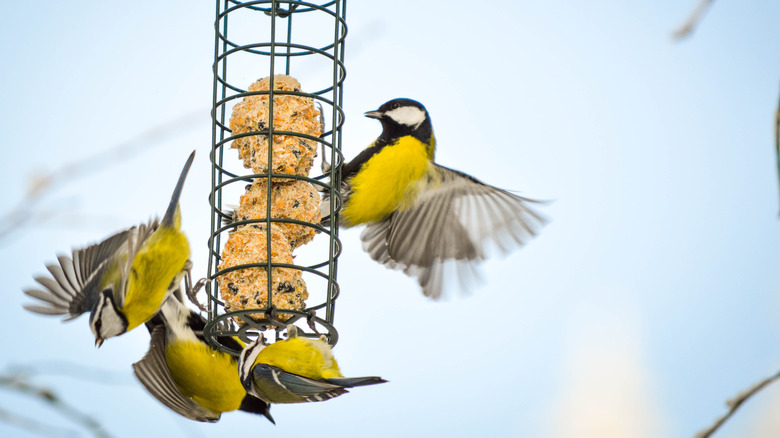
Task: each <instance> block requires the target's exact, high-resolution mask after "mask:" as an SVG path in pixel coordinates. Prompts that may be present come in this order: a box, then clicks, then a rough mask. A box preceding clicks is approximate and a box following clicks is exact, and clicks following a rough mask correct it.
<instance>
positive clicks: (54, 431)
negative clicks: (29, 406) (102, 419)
mask: <svg viewBox="0 0 780 438" xmlns="http://www.w3.org/2000/svg"><path fill="white" fill-rule="evenodd" d="M0 422H3V423H8V424H10V425H12V426H16V427H18V428H20V429H24V430H26V431H28V432H32V433H34V434H38V435H43V436H53V437H63V436H78V432H76V431H75V430H70V429H62V428H59V427H54V426H49V425H46V424H42V423H40V422H39V421H38V420H34V419H32V418H28V417H23V416H21V415H17V414H14V413H13V412H9V411H6V410H5V409H3V408H0Z"/></svg>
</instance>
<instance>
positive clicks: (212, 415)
mask: <svg viewBox="0 0 780 438" xmlns="http://www.w3.org/2000/svg"><path fill="white" fill-rule="evenodd" d="M133 373H134V374H135V376H136V377H137V378H138V380H139V381H140V382H141V384H142V385H143V386H144V388H146V390H147V391H149V394H151V395H152V396H153V397H154V398H156V399H157V400H158V401H160V403H162V404H164V405H165V406H167V407H168V408H170V409H171V410H173V411H174V412H176V413H177V414H179V415H182V416H184V417H187V418H189V419H191V420H195V421H202V422H208V423H213V422H215V421H218V420H219V417H220V416H221V414H220V413H219V412H214V411H212V410H211V409H207V408H204V407H203V406H200V405H198V404H197V403H195V402H194V401H192V400H191V399H189V398H187V397H185V396H184V395H183V394H182V393H181V392H180V391H179V389H178V388H177V386H176V382H174V380H173V376H171V371H170V369H169V368H168V364H167V362H166V361H165V326H163V325H159V326H156V327H155V328H154V330H152V340H151V342H150V343H149V351H148V352H147V353H146V355H145V356H144V357H143V359H141V360H140V361H138V362H136V363H134V364H133Z"/></svg>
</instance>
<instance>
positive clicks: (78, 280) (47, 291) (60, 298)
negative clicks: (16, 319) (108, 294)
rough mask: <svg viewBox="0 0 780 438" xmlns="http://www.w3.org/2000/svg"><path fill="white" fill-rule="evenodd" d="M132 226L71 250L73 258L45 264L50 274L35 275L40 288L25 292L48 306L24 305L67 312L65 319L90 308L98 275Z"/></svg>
mask: <svg viewBox="0 0 780 438" xmlns="http://www.w3.org/2000/svg"><path fill="white" fill-rule="evenodd" d="M131 230H132V229H131ZM131 230H125V231H121V232H119V233H117V234H114V235H112V236H110V237H108V238H107V239H105V240H103V241H102V242H100V243H97V244H94V245H90V246H88V247H86V248H83V249H77V250H74V251H73V253H72V258H71V257H68V256H65V255H60V256H58V257H57V261H58V262H59V263H58V264H48V265H46V269H47V270H48V271H49V274H50V275H51V278H50V277H44V276H38V277H35V281H36V282H37V283H38V284H39V285H40V286H42V287H43V289H27V290H25V291H24V293H25V294H27V295H28V296H30V297H33V298H36V299H38V300H40V301H42V302H43V303H46V304H48V307H47V306H39V305H27V306H25V308H26V309H28V310H30V311H32V312H35V313H40V314H44V315H70V317H69V318H68V319H73V318H75V317H77V316H79V315H81V314H82V313H84V312H88V311H90V310H91V309H92V306H93V305H94V303H95V300H96V298H97V294H98V293H99V292H100V287H101V284H100V282H99V280H100V278H99V277H100V276H101V274H102V273H103V272H104V269H106V266H107V264H109V263H110V262H111V261H112V260H113V259H114V257H115V256H116V254H117V253H119V252H120V251H121V250H122V246H123V245H125V244H126V241H127V238H128V235H129V233H130V231H131Z"/></svg>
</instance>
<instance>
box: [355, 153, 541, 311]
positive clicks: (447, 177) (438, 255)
mask: <svg viewBox="0 0 780 438" xmlns="http://www.w3.org/2000/svg"><path fill="white" fill-rule="evenodd" d="M535 202H538V201H534V200H532V199H528V198H524V197H522V196H517V195H514V194H512V193H509V192H507V191H505V190H501V189H499V188H496V187H493V186H490V185H487V184H484V183H482V182H480V181H478V180H476V179H474V178H472V177H470V176H469V175H466V174H464V173H460V172H457V171H455V170H452V169H448V168H446V167H443V166H439V165H434V172H433V173H432V175H431V176H430V177H429V179H428V181H427V185H426V186H425V188H424V189H423V190H421V192H420V194H419V196H418V197H417V199H416V200H415V202H414V204H412V205H411V206H410V207H408V208H406V209H403V210H399V211H396V212H395V213H393V214H392V215H391V216H390V217H389V218H388V219H386V220H385V221H383V222H380V223H375V224H370V225H369V226H368V227H366V229H365V230H364V232H363V234H362V235H361V239H362V240H363V248H364V249H365V250H366V251H367V252H368V253H369V254H370V255H371V257H372V258H373V259H374V260H376V261H378V262H380V263H383V264H385V265H386V266H388V267H390V268H394V269H401V270H403V271H404V272H405V273H406V274H407V275H411V276H414V277H417V279H418V282H419V283H420V285H421V286H422V287H423V293H424V294H425V295H426V296H429V297H432V298H439V297H440V296H441V294H442V288H443V271H444V263H445V262H448V261H450V260H452V261H454V262H455V265H456V270H457V273H458V276H459V277H461V278H460V281H461V282H467V281H468V279H469V278H470V277H474V276H476V270H475V262H478V261H480V260H483V259H484V258H485V244H486V243H487V242H492V243H493V244H495V245H496V247H497V248H498V249H499V250H500V251H501V252H502V253H506V252H509V251H510V250H512V249H514V248H516V247H518V246H521V245H523V244H525V243H526V242H528V241H529V240H530V239H531V238H532V237H534V236H535V235H536V234H537V232H538V230H539V228H541V226H542V225H543V224H544V223H545V219H544V218H543V217H542V216H541V215H539V214H538V213H536V212H535V211H534V210H533V209H532V208H531V207H530V204H532V203H535Z"/></svg>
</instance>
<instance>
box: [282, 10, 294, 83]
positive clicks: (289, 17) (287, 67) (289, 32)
mask: <svg viewBox="0 0 780 438" xmlns="http://www.w3.org/2000/svg"><path fill="white" fill-rule="evenodd" d="M287 9H288V10H290V13H289V15H287V56H286V58H285V61H286V62H285V68H284V74H286V75H288V76H289V75H290V63H291V62H292V57H291V56H290V51H291V50H292V48H291V47H290V44H291V43H292V20H293V16H294V15H295V13H294V11H293V4H292V3H288V4H287Z"/></svg>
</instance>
